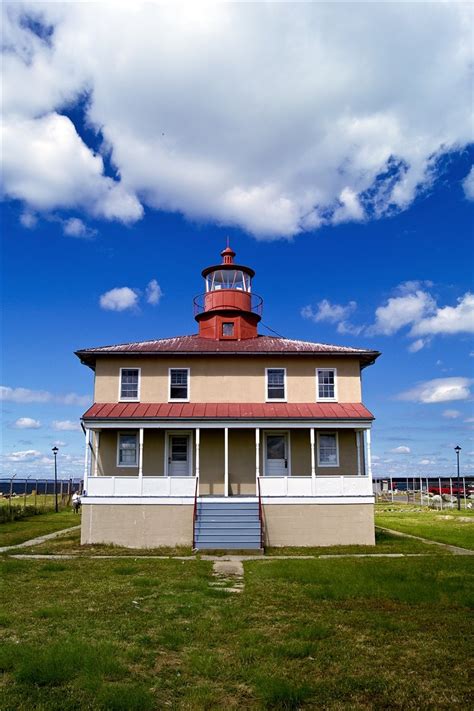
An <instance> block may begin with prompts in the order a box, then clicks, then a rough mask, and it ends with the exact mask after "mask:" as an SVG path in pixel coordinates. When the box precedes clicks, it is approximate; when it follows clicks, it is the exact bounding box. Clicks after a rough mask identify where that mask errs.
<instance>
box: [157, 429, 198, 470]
mask: <svg viewBox="0 0 474 711" xmlns="http://www.w3.org/2000/svg"><path fill="white" fill-rule="evenodd" d="M172 435H178V436H180V435H181V436H184V435H187V436H188V437H189V449H188V455H189V456H188V474H187V475H186V476H195V474H194V456H193V452H194V430H165V459H164V467H163V471H164V473H165V476H166V477H169V476H171V475H170V473H169V465H170V462H169V461H168V460H169V457H170V437H171V436H172Z"/></svg>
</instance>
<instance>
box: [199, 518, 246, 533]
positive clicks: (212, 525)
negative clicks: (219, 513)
mask: <svg viewBox="0 0 474 711" xmlns="http://www.w3.org/2000/svg"><path fill="white" fill-rule="evenodd" d="M195 528H196V531H203V530H206V531H209V530H215V529H221V528H224V529H230V530H238V531H253V530H255V529H256V530H258V531H259V530H260V521H232V522H229V521H199V520H198V521H197V522H196V526H195Z"/></svg>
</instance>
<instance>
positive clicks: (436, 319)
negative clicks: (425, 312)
mask: <svg viewBox="0 0 474 711" xmlns="http://www.w3.org/2000/svg"><path fill="white" fill-rule="evenodd" d="M457 301H458V305H457V306H444V307H442V308H437V309H436V311H435V313H434V314H433V315H432V316H427V317H425V318H422V319H421V320H420V321H418V322H417V323H414V324H413V327H412V329H411V333H412V335H414V336H418V335H420V336H423V335H426V334H428V335H436V334H438V333H444V334H451V333H474V294H471V293H469V292H467V293H466V294H464V296H462V297H460V298H459V299H458V300H457Z"/></svg>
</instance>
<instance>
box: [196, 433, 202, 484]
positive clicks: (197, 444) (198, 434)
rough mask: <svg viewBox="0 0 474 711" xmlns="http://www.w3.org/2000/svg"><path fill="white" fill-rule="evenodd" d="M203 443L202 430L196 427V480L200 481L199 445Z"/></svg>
mask: <svg viewBox="0 0 474 711" xmlns="http://www.w3.org/2000/svg"><path fill="white" fill-rule="evenodd" d="M200 443H201V430H200V429H199V427H196V439H195V447H196V456H195V459H196V479H199V445H200Z"/></svg>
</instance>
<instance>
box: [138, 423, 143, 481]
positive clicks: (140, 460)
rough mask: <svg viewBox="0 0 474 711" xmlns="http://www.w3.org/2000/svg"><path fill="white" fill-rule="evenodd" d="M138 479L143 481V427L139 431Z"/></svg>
mask: <svg viewBox="0 0 474 711" xmlns="http://www.w3.org/2000/svg"><path fill="white" fill-rule="evenodd" d="M138 478H139V479H143V427H140V429H139V430H138ZM140 488H141V487H140Z"/></svg>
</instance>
